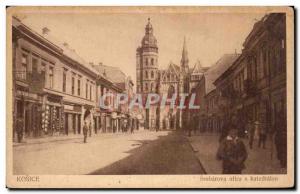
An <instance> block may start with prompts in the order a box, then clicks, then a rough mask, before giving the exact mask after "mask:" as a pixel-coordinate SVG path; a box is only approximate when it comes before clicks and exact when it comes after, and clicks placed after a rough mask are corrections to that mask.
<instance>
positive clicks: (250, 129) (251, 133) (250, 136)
mask: <svg viewBox="0 0 300 194" xmlns="http://www.w3.org/2000/svg"><path fill="white" fill-rule="evenodd" d="M246 130H247V134H248V139H249V147H250V149H252V147H253V140H254V123H253V121H252V120H251V119H250V120H249V121H248V123H247V124H246Z"/></svg>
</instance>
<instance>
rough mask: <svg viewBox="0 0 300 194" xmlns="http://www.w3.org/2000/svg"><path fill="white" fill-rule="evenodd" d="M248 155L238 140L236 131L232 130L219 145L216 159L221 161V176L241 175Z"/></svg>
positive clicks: (241, 142)
mask: <svg viewBox="0 0 300 194" xmlns="http://www.w3.org/2000/svg"><path fill="white" fill-rule="evenodd" d="M247 157H248V154H247V150H246V147H245V145H244V143H243V141H242V140H240V139H239V138H238V130H237V129H236V128H232V129H230V130H229V133H228V135H227V137H226V138H225V139H224V140H223V141H222V142H221V143H220V146H219V149H218V152H217V158H218V159H219V160H222V161H223V164H222V168H223V174H241V173H242V170H243V169H244V168H245V164H244V162H245V160H246V159H247Z"/></svg>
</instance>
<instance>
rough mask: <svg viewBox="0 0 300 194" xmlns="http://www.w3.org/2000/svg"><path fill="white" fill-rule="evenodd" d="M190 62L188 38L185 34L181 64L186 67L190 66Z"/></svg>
mask: <svg viewBox="0 0 300 194" xmlns="http://www.w3.org/2000/svg"><path fill="white" fill-rule="evenodd" d="M188 63H189V59H188V51H187V49H186V40H185V36H184V40H183V49H182V56H181V66H182V67H184V68H186V67H188Z"/></svg>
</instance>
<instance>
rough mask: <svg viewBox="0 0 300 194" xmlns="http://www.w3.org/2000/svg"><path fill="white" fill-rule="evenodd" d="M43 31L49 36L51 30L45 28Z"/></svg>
mask: <svg viewBox="0 0 300 194" xmlns="http://www.w3.org/2000/svg"><path fill="white" fill-rule="evenodd" d="M42 31H43V35H47V34H49V33H50V29H49V28H47V27H44V28H43V29H42Z"/></svg>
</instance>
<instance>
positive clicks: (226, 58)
mask: <svg viewBox="0 0 300 194" xmlns="http://www.w3.org/2000/svg"><path fill="white" fill-rule="evenodd" d="M239 56H240V54H224V55H223V56H222V57H221V58H220V59H219V60H218V61H217V62H216V63H215V64H214V65H213V66H211V67H210V68H209V69H208V70H207V71H206V72H205V88H206V93H207V94H208V93H209V92H210V91H212V90H213V89H215V88H216V87H215V85H214V84H213V83H214V81H215V80H216V79H217V78H218V77H219V76H220V75H221V74H223V73H224V72H225V71H226V70H227V69H228V68H229V67H230V66H231V65H232V64H233V62H234V61H235V60H236V59H237V58H238V57H239Z"/></svg>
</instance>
